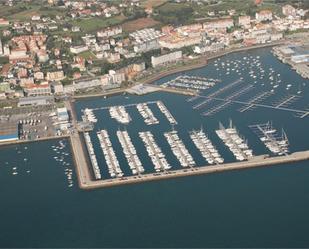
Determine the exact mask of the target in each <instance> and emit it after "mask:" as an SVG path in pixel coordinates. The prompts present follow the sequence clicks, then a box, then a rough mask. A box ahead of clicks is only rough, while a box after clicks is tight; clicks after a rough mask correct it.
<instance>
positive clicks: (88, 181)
mask: <svg viewBox="0 0 309 249" xmlns="http://www.w3.org/2000/svg"><path fill="white" fill-rule="evenodd" d="M70 141H71V146H72V152H73V156H74V159H75V160H74V161H75V166H76V171H77V177H78V182H79V187H80V188H81V189H85V190H91V189H98V188H105V187H112V186H118V185H125V184H135V183H142V182H147V181H156V180H164V179H171V178H177V177H185V176H194V175H203V174H211V173H217V172H224V171H230V170H242V169H249V168H257V167H267V166H274V165H283V164H287V163H295V162H300V161H305V160H309V150H307V151H301V152H295V153H292V154H290V155H284V156H276V157H269V155H261V156H255V157H253V158H250V159H249V160H248V161H242V162H233V163H225V164H220V165H213V166H210V165H207V166H201V167H194V168H184V169H178V170H169V171H165V172H157V173H149V174H140V175H137V176H128V177H122V178H114V179H105V180H93V176H92V174H91V173H90V168H89V166H88V163H87V159H86V155H85V152H84V149H83V148H84V147H83V145H82V142H81V138H80V136H79V135H78V134H72V135H71V136H70Z"/></svg>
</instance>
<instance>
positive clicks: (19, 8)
mask: <svg viewBox="0 0 309 249" xmlns="http://www.w3.org/2000/svg"><path fill="white" fill-rule="evenodd" d="M64 14H65V10H63V9H60V8H57V7H44V6H42V4H35V3H32V4H29V3H28V4H24V3H18V4H16V5H15V6H12V7H9V6H0V16H1V17H2V16H3V17H6V18H7V19H9V20H18V21H29V20H31V18H32V16H34V15H40V16H42V15H45V16H49V15H52V16H56V15H60V16H63V15H64Z"/></svg>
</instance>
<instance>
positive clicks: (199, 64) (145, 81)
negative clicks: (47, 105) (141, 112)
mask: <svg viewBox="0 0 309 249" xmlns="http://www.w3.org/2000/svg"><path fill="white" fill-rule="evenodd" d="M285 42H286V40H283V41H279V42H275V43H267V44H261V45H255V46H250V47H241V48H233V49H230V50H224V51H223V52H220V53H217V54H213V55H210V56H209V57H207V55H202V56H201V57H200V58H198V59H196V60H197V62H196V63H193V64H191V65H183V66H179V67H177V68H174V69H167V70H166V71H161V72H159V73H157V74H155V75H150V76H149V77H148V78H145V79H142V80H141V81H138V82H135V83H134V84H132V86H130V87H128V88H120V89H117V90H113V91H110V92H105V93H96V94H85V95H73V96H72V98H73V99H74V100H80V99H88V98H90V99H91V98H100V97H111V96H114V95H120V94H125V93H127V90H128V89H130V88H131V87H133V86H135V85H138V84H152V83H154V82H155V81H157V80H159V79H161V78H164V77H167V76H170V75H173V74H176V73H181V72H186V71H190V70H194V69H199V68H203V67H205V66H207V65H208V61H209V60H213V59H216V58H220V57H223V56H225V55H229V54H232V53H237V52H244V51H249V50H255V49H259V48H267V47H274V46H277V45H282V44H284V43H285Z"/></svg>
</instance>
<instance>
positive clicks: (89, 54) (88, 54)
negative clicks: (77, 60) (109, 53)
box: [78, 51, 96, 60]
mask: <svg viewBox="0 0 309 249" xmlns="http://www.w3.org/2000/svg"><path fill="white" fill-rule="evenodd" d="M78 56H80V57H83V58H84V59H86V60H88V59H91V60H95V59H96V57H95V55H94V54H93V53H92V52H91V51H85V52H82V53H80V54H78Z"/></svg>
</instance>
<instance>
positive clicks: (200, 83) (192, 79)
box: [161, 75, 220, 90]
mask: <svg viewBox="0 0 309 249" xmlns="http://www.w3.org/2000/svg"><path fill="white" fill-rule="evenodd" d="M219 82H220V80H218V79H212V78H206V77H198V76H189V75H180V76H178V77H176V78H175V79H173V80H170V81H168V82H165V83H163V84H162V85H161V86H162V87H175V88H183V89H187V90H188V89H191V90H206V89H209V88H211V87H213V86H215V85H216V84H217V83H219Z"/></svg>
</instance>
